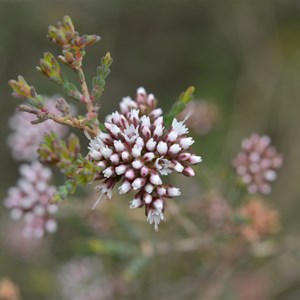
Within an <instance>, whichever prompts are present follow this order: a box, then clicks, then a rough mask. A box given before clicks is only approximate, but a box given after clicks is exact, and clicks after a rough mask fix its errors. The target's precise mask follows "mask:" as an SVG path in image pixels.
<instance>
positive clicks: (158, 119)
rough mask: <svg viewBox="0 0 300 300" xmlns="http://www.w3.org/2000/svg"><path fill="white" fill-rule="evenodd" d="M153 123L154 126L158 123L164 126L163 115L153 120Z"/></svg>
mask: <svg viewBox="0 0 300 300" xmlns="http://www.w3.org/2000/svg"><path fill="white" fill-rule="evenodd" d="M153 125H154V127H156V126H159V125H161V126H164V118H163V117H159V118H157V119H156V120H155V121H154V123H153Z"/></svg>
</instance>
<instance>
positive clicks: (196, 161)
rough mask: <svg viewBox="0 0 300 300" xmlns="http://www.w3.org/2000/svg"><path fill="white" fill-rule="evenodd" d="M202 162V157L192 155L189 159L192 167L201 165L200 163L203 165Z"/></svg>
mask: <svg viewBox="0 0 300 300" xmlns="http://www.w3.org/2000/svg"><path fill="white" fill-rule="evenodd" d="M201 161H202V158H201V156H197V155H191V156H190V158H189V162H190V163H191V164H192V165H196V164H199V163H201Z"/></svg>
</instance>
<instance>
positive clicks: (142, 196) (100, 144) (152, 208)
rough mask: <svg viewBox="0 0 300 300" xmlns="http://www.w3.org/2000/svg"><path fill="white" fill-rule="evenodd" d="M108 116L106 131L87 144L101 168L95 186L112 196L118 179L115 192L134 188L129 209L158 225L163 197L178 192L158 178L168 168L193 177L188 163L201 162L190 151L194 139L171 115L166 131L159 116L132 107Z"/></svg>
mask: <svg viewBox="0 0 300 300" xmlns="http://www.w3.org/2000/svg"><path fill="white" fill-rule="evenodd" d="M138 95H139V96H138V98H137V101H138V100H139V101H140V102H142V100H143V101H146V99H147V97H146V95H145V93H144V90H138ZM148 97H149V96H148ZM137 101H136V102H134V103H135V105H136V107H139V102H137ZM132 105H134V104H132ZM109 119H110V122H106V123H105V127H106V129H107V131H108V133H107V134H103V133H100V134H98V136H97V137H95V138H94V139H93V140H91V142H90V147H89V149H90V158H91V159H92V160H94V161H96V162H97V164H98V165H99V166H102V167H103V170H102V171H101V173H100V174H99V178H100V179H102V180H103V181H102V183H101V185H100V186H99V189H100V190H101V191H102V193H106V194H107V195H108V196H109V197H111V191H112V189H113V187H114V185H115V184H116V183H117V182H118V181H121V185H120V187H119V189H118V190H119V193H120V194H126V193H128V192H130V191H134V192H135V197H134V199H133V200H132V201H131V202H130V208H137V207H143V206H144V207H145V211H146V216H147V219H148V221H149V223H150V224H152V223H153V224H154V227H155V229H157V228H158V224H159V223H160V221H161V220H163V219H164V215H163V212H164V208H165V199H166V198H173V197H175V196H179V195H180V190H179V189H178V188H175V187H173V186H171V185H168V184H164V183H163V178H162V177H163V176H165V175H168V174H170V173H172V172H173V171H176V172H177V173H182V174H184V175H185V176H194V174H195V173H194V171H193V169H192V165H194V164H198V163H199V162H201V158H200V157H199V156H196V155H195V154H192V153H190V146H191V145H192V144H193V143H194V141H193V139H192V138H190V137H187V134H188V129H187V127H186V126H185V124H184V122H180V121H177V120H176V119H174V120H173V123H172V126H171V128H170V129H166V128H164V122H163V118H162V117H155V118H154V117H153V115H152V118H150V117H149V116H147V115H144V114H142V113H141V112H140V110H139V109H137V108H132V109H131V110H130V111H129V112H126V110H124V114H120V113H119V112H115V113H113V114H112V115H111V116H110V118H109Z"/></svg>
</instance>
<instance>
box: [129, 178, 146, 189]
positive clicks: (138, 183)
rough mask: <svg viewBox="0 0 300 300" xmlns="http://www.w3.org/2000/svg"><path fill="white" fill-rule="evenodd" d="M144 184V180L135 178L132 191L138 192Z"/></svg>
mask: <svg viewBox="0 0 300 300" xmlns="http://www.w3.org/2000/svg"><path fill="white" fill-rule="evenodd" d="M145 182H146V179H145V178H136V179H135V180H134V181H133V183H132V187H133V189H134V190H139V189H140V188H141V187H142V186H143V185H144V184H145Z"/></svg>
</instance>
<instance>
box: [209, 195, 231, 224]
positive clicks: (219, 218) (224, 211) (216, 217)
mask: <svg viewBox="0 0 300 300" xmlns="http://www.w3.org/2000/svg"><path fill="white" fill-rule="evenodd" d="M204 211H205V214H206V215H207V217H208V221H209V223H210V225H211V226H213V227H216V228H219V227H222V228H223V229H225V227H227V226H226V225H229V222H230V219H231V217H232V210H231V207H230V206H229V204H228V203H227V201H226V200H225V199H224V198H223V197H222V196H221V195H219V194H213V195H211V196H210V197H208V199H207V200H206V201H205V204H204Z"/></svg>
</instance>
